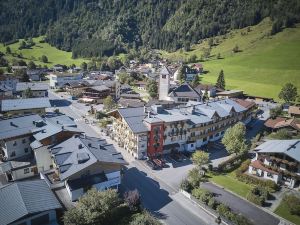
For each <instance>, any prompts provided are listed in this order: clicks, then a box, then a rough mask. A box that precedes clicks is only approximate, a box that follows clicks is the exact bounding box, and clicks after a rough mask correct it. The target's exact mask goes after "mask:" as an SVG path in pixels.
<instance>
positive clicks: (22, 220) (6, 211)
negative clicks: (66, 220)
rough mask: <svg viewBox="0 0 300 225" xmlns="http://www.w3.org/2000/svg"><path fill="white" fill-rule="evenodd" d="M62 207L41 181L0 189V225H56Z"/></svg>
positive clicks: (17, 183)
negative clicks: (58, 212)
mask: <svg viewBox="0 0 300 225" xmlns="http://www.w3.org/2000/svg"><path fill="white" fill-rule="evenodd" d="M61 209H62V207H61V205H60V203H59V201H58V200H57V198H56V197H55V195H54V194H53V193H52V191H51V190H50V189H49V187H48V186H47V184H46V182H45V181H43V180H34V181H23V182H15V183H11V184H8V185H6V186H3V187H0V225H8V224H9V225H58V223H57V211H58V210H61Z"/></svg>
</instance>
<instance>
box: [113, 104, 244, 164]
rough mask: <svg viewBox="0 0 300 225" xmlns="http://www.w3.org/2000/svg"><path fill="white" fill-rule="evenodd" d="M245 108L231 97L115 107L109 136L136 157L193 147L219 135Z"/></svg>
mask: <svg viewBox="0 0 300 225" xmlns="http://www.w3.org/2000/svg"><path fill="white" fill-rule="evenodd" d="M246 110H247V109H246V108H244V107H243V106H241V105H240V104H238V103H237V102H235V101H233V100H231V99H222V100H215V101H209V102H206V103H202V102H196V101H190V102H188V103H187V104H186V105H182V106H180V107H177V108H174V107H173V108H165V107H163V106H162V105H152V106H151V107H149V108H148V109H147V108H146V107H139V108H127V109H118V110H117V111H114V112H111V113H110V115H111V116H112V117H114V121H113V126H112V129H113V130H112V134H111V136H112V137H113V138H114V139H115V140H116V141H117V142H118V144H119V145H120V146H122V147H124V148H125V149H126V150H127V151H128V152H130V153H131V154H132V155H133V156H134V157H136V158H138V159H140V158H143V157H145V156H146V155H147V156H149V157H151V158H153V157H157V156H159V155H161V154H168V153H170V152H171V151H195V150H196V149H197V148H199V147H201V146H203V145H206V144H208V142H213V141H216V140H219V139H220V138H222V136H223V135H224V133H225V130H226V129H227V128H228V127H230V126H232V125H234V124H235V123H237V122H238V121H242V120H243V119H244V112H245V111H246ZM145 146H147V147H146V148H145Z"/></svg>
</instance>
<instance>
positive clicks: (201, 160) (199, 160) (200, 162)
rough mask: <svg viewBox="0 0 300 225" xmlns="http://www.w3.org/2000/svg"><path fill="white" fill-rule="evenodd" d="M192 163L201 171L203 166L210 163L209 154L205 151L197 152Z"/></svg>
mask: <svg viewBox="0 0 300 225" xmlns="http://www.w3.org/2000/svg"><path fill="white" fill-rule="evenodd" d="M192 161H193V163H194V164H195V165H197V166H198V167H199V169H201V168H202V166H204V165H205V164H207V163H208V162H209V154H208V153H207V152H204V151H196V152H194V153H193V155H192Z"/></svg>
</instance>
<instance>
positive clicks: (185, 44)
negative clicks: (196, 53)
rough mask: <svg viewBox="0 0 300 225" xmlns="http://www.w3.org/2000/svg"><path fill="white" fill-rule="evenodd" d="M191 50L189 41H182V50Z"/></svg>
mask: <svg viewBox="0 0 300 225" xmlns="http://www.w3.org/2000/svg"><path fill="white" fill-rule="evenodd" d="M190 50H191V43H190V42H189V41H186V42H185V43H184V51H186V52H188V51H190Z"/></svg>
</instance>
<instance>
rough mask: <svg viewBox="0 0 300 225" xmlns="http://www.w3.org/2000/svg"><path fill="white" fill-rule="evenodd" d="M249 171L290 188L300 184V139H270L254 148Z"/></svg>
mask: <svg viewBox="0 0 300 225" xmlns="http://www.w3.org/2000/svg"><path fill="white" fill-rule="evenodd" d="M254 151H256V156H255V158H254V159H253V160H252V162H251V164H250V166H249V170H248V172H249V173H250V174H251V175H254V176H258V177H261V178H264V179H267V180H272V181H274V182H275V183H276V184H283V185H286V186H288V187H290V188H294V187H297V186H299V184H300V140H299V139H293V140H269V141H266V142H265V143H263V144H261V145H259V146H258V147H256V148H255V149H254Z"/></svg>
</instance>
